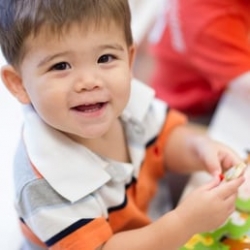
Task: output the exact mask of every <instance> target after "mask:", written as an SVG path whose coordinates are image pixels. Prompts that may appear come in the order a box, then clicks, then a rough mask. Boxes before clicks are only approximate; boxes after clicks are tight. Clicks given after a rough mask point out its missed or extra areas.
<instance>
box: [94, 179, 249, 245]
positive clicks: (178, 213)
mask: <svg viewBox="0 0 250 250" xmlns="http://www.w3.org/2000/svg"><path fill="white" fill-rule="evenodd" d="M243 181H244V178H243V177H242V176H241V177H239V178H237V179H234V180H232V181H229V182H225V183H220V180H219V178H217V179H216V178H215V179H213V180H212V181H211V182H209V183H206V184H205V185H203V186H201V187H200V188H198V189H196V190H195V191H193V192H192V193H190V194H189V195H188V196H187V197H186V198H185V199H184V200H183V202H182V203H181V204H180V205H179V206H178V207H177V208H176V209H174V210H173V211H171V212H169V213H166V214H165V215H164V216H162V217H161V218H160V219H158V220H157V221H156V222H153V223H152V224H150V225H148V226H145V227H143V228H139V229H135V230H130V231H125V232H120V233H117V234H115V235H113V236H112V237H111V238H110V239H109V240H108V241H107V243H106V244H105V245H103V246H102V247H101V248H100V249H102V250H117V249H119V250H127V249H129V250H152V249H154V250H178V249H179V248H180V247H181V246H183V245H184V244H185V243H186V242H187V241H188V240H189V239H190V238H191V236H193V235H194V234H195V233H201V232H206V231H210V230H213V229H215V228H217V227H219V226H220V225H222V224H223V223H224V222H225V220H226V219H227V218H228V217H229V215H230V214H231V213H232V212H233V210H234V204H235V199H236V194H237V189H238V187H239V186H240V185H241V184H242V183H243ZM197 200H199V202H197ZM98 250H99V249H98Z"/></svg>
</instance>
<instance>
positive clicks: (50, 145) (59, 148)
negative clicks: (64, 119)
mask: <svg viewBox="0 0 250 250" xmlns="http://www.w3.org/2000/svg"><path fill="white" fill-rule="evenodd" d="M153 96H154V91H153V90H152V89H151V88H149V87H147V86H146V85H144V84H143V83H140V82H139V81H137V80H133V81H132V86H131V96H130V100H129V103H128V105H127V107H126V108H125V110H124V112H123V115H122V116H123V117H125V118H127V119H135V120H136V121H138V123H140V122H142V120H143V117H144V116H145V115H146V113H147V110H148V109H149V106H150V103H151V101H152V99H153ZM24 115H25V124H24V130H23V138H24V142H25V145H26V148H27V152H28V155H29V157H30V160H31V162H32V163H33V164H34V166H35V167H36V168H37V170H38V171H39V172H40V173H41V175H42V176H43V177H44V178H45V179H46V180H47V181H48V182H49V184H50V185H51V186H52V187H53V188H54V189H55V190H56V191H57V192H58V193H59V194H60V195H62V196H63V197H65V198H66V199H68V200H70V201H71V202H75V201H77V200H79V199H81V198H83V197H84V196H86V195H88V194H90V193H92V192H94V191H95V190H97V189H98V188H100V187H101V186H103V185H104V184H105V183H107V182H108V181H109V180H110V179H111V175H110V173H109V171H106V170H107V169H108V165H109V163H108V162H107V161H105V160H104V159H102V158H100V157H98V156H97V155H96V154H94V153H92V152H91V151H90V150H88V149H87V148H85V147H83V146H81V145H79V144H77V143H76V142H74V141H72V140H71V139H70V138H68V137H67V136H65V135H64V134H63V133H61V132H59V131H57V130H55V129H53V128H51V127H50V126H48V125H47V124H45V123H44V122H43V121H42V120H41V119H40V117H39V116H38V115H37V113H36V112H35V111H34V109H33V108H32V107H31V106H30V105H27V106H25V109H24ZM72 183H73V184H72Z"/></svg>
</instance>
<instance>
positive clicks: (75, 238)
mask: <svg viewBox="0 0 250 250" xmlns="http://www.w3.org/2000/svg"><path fill="white" fill-rule="evenodd" d="M112 234H113V232H112V230H111V228H110V226H109V224H108V222H107V221H106V219H105V218H98V219H95V220H93V221H92V222H90V223H88V224H87V225H86V226H84V227H81V228H79V229H77V230H76V231H74V232H73V233H71V234H69V235H68V236H66V237H65V238H63V239H62V240H60V241H58V242H57V243H55V244H54V245H53V246H51V247H49V249H50V250H94V249H96V248H97V247H99V246H101V245H102V244H104V243H105V242H106V241H107V240H108V239H109V238H110V237H111V236H112Z"/></svg>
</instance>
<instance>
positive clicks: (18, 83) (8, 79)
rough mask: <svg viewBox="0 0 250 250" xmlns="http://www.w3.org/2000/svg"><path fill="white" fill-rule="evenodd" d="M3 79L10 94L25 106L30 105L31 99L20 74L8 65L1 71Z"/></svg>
mask: <svg viewBox="0 0 250 250" xmlns="http://www.w3.org/2000/svg"><path fill="white" fill-rule="evenodd" d="M1 78H2V81H3V83H4V85H5V86H6V88H7V89H8V90H9V91H10V93H11V94H12V95H13V96H14V97H16V98H17V99H18V101H19V102H21V103H23V104H28V103H30V98H29V96H28V93H27V92H26V89H25V87H24V86H23V82H22V78H21V76H20V74H19V72H18V71H17V70H16V69H14V67H12V66H11V65H6V66H4V67H2V69H1Z"/></svg>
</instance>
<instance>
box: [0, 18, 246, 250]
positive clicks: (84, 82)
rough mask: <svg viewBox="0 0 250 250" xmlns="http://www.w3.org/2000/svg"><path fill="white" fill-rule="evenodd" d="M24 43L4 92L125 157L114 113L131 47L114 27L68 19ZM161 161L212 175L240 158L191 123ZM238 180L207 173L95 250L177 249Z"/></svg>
mask: <svg viewBox="0 0 250 250" xmlns="http://www.w3.org/2000/svg"><path fill="white" fill-rule="evenodd" d="M25 48H26V51H25V55H24V59H23V61H22V62H21V64H20V65H19V67H18V68H14V67H12V66H11V65H7V66H5V67H3V68H2V73H1V75H2V79H3V82H4V84H5V85H6V87H7V88H8V89H9V91H10V92H11V93H12V94H13V95H14V96H15V97H16V98H17V99H18V100H19V101H20V102H21V103H23V104H29V103H32V104H33V106H34V108H35V110H36V111H37V113H38V114H39V116H40V117H41V119H43V121H44V122H46V123H47V124H49V125H50V126H52V127H54V128H55V129H57V130H60V131H62V132H63V133H64V134H66V135H67V136H68V137H70V138H71V139H72V140H75V141H77V142H78V143H80V144H82V145H84V146H86V147H88V148H89V149H91V150H92V151H94V152H96V153H98V154H100V155H103V156H105V157H109V158H112V159H114V160H118V161H122V162H129V154H128V150H127V147H126V140H125V136H124V133H123V129H122V125H121V123H120V120H119V116H120V115H121V113H122V111H123V109H124V107H125V106H126V104H127V101H128V98H129V93H130V82H131V76H132V64H133V58H134V53H135V49H134V46H130V47H128V46H127V45H126V43H125V38H124V34H123V31H122V30H121V29H120V27H118V26H116V25H115V24H114V23H112V22H111V24H110V25H109V26H107V25H105V26H100V27H97V28H96V27H94V26H93V27H91V26H90V27H88V29H87V30H85V29H83V28H82V26H81V25H77V24H72V26H70V28H69V29H68V30H67V31H65V33H63V35H62V36H60V37H59V36H57V35H53V34H51V33H49V32H48V31H47V30H46V28H42V29H41V32H40V34H39V35H38V36H36V37H32V36H31V37H29V38H28V39H27V40H26V42H25ZM180 154H181V157H180ZM164 159H165V165H166V166H167V167H166V169H167V170H174V171H177V172H179V173H184V172H185V173H187V172H192V171H195V170H206V171H208V172H210V173H211V174H212V175H214V176H217V175H218V174H219V173H221V171H222V170H223V169H227V168H230V167H231V166H232V165H234V164H236V163H239V161H240V159H239V157H238V156H237V155H236V154H234V153H233V152H232V151H231V150H230V149H229V148H227V147H225V146H224V145H222V144H220V143H217V142H214V141H212V140H211V139H209V138H208V137H207V136H205V133H204V130H203V129H200V128H197V127H196V126H178V127H176V128H175V129H173V131H172V133H171V134H170V136H169V139H168V141H167V142H166V147H165V155H164ZM243 181H244V179H243V177H240V178H238V179H235V180H232V181H230V182H226V183H223V184H220V180H219V178H218V177H215V178H214V179H213V180H212V181H211V182H209V183H206V184H204V185H203V186H201V187H200V188H198V189H196V190H195V191H194V192H192V193H191V194H190V195H188V196H187V197H186V199H185V200H184V201H183V202H182V203H181V204H180V205H179V206H178V207H177V208H176V209H174V210H173V211H171V212H169V213H167V214H165V215H164V216H162V217H161V218H160V219H158V220H157V221H155V222H153V223H151V224H150V225H148V226H146V227H143V228H139V229H134V230H129V231H125V232H120V233H117V234H114V235H113V236H112V237H111V238H110V239H109V240H108V241H107V242H106V243H105V244H104V245H103V246H100V247H99V248H98V249H103V250H112V249H115V250H117V249H119V250H123V249H124V250H125V249H126V250H127V249H130V250H133V249H136V250H140V249H141V250H152V249H164V250H165V249H168V250H172V249H178V248H179V247H180V246H182V245H183V244H184V243H185V242H186V241H187V240H188V239H189V238H190V237H191V236H192V235H193V234H195V233H198V232H204V231H209V230H212V229H215V228H216V227H218V226H220V225H221V224H222V223H223V222H225V220H226V219H227V218H228V216H229V215H230V213H232V211H233V210H234V204H235V198H236V194H237V189H238V187H239V186H240V185H241V184H242V183H243ZM197 201H198V202H197Z"/></svg>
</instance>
